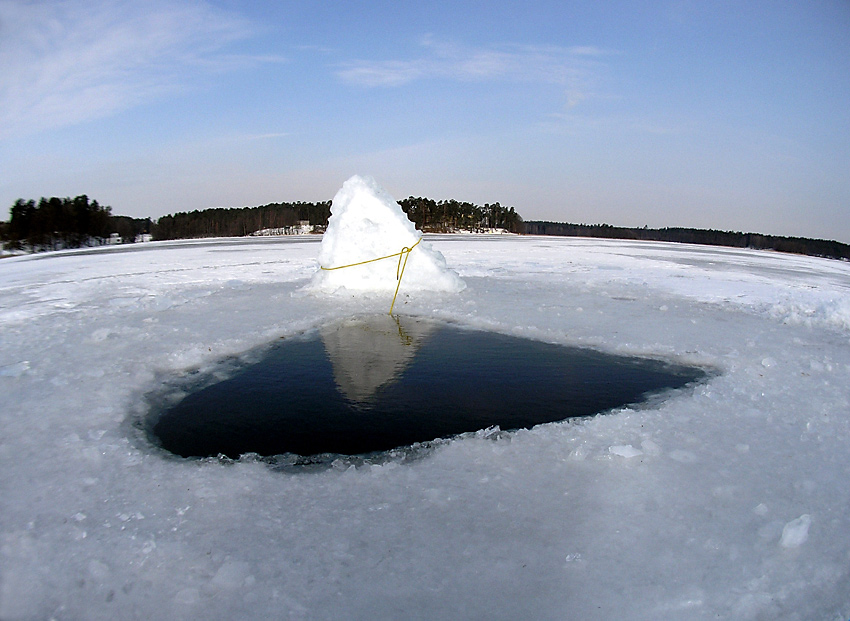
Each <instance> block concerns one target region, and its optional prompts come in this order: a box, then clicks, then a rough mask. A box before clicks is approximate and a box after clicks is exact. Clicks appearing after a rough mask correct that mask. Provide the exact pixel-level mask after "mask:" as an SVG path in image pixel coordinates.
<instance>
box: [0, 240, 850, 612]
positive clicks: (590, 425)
mask: <svg viewBox="0 0 850 621" xmlns="http://www.w3.org/2000/svg"><path fill="white" fill-rule="evenodd" d="M317 241H318V240H315V239H305V238H299V239H273V238H271V239H232V240H209V241H194V242H176V243H154V244H146V245H139V246H132V247H123V248H122V247H118V248H113V249H109V250H107V251H99V252H90V251H77V252H67V253H57V254H51V255H41V256H33V257H19V258H7V259H3V260H2V261H0V326H2V337H0V338H2V340H0V354H1V355H2V356H0V429H2V434H0V473H2V474H0V619H3V620H4V621H5V620H7V619H48V618H56V619H79V618H85V619H136V618H174V619H197V618H252V619H264V618H293V619H331V618H333V619H340V618H343V619H345V618H348V619H365V618H422V619H433V618H493V619H516V618H536V619H569V618H575V619H612V618H617V619H688V620H693V619H717V618H721V619H800V620H803V619H806V620H808V619H829V620H836V621H837V620H840V621H846V620H847V619H848V618H850V486H848V485H847V480H848V476H850V451H848V450H847V447H848V446H850V264H848V263H843V262H837V261H828V260H822V259H817V258H810V257H799V256H790V255H782V254H778V253H770V252H756V251H747V250H732V249H721V248H707V247H697V246H686V245H674V244H662V243H633V242H623V241H603V240H585V239H566V238H552V237H522V238H513V237H504V238H503V237H499V238H491V237H481V238H470V237H468V236H464V237H429V238H428V241H429V242H430V243H431V245H432V246H433V247H434V248H435V249H436V250H439V251H440V252H441V253H442V254H443V255H444V256H445V258H446V261H447V263H448V265H449V266H450V267H451V268H452V269H454V270H455V271H457V273H458V274H459V275H460V277H461V278H462V279H463V280H464V281H465V283H466V285H467V287H466V289H465V290H463V291H461V292H459V293H448V292H447V293H434V292H431V293H428V292H423V291H416V292H412V293H409V294H408V293H405V290H404V285H403V284H402V289H401V292H400V294H399V300H398V301H397V302H396V307H397V308H396V310H397V311H398V312H400V313H402V314H404V315H409V316H416V317H422V318H432V319H436V320H441V321H449V322H457V323H460V324H462V325H464V326H467V327H471V328H480V329H483V330H489V331H493V332H498V333H500V334H505V335H513V336H518V337H524V338H530V339H533V340H536V341H542V342H546V343H554V344H560V345H568V346H579V347H591V348H595V349H599V350H601V351H605V352H608V353H613V354H618V355H628V356H633V355H634V356H642V357H650V358H660V359H664V360H670V361H673V362H676V363H679V364H685V365H695V366H699V367H704V368H712V369H717V371H718V373H717V374H716V375H713V376H712V377H711V378H710V379H709V380H708V381H706V382H705V383H703V384H700V385H699V386H697V387H696V388H695V389H694V390H692V391H682V392H681V393H679V394H677V395H675V396H673V397H672V398H670V399H668V400H666V401H664V402H662V403H659V404H657V405H655V406H652V407H645V406H644V407H634V408H632V407H623V408H620V409H619V410H618V411H617V412H616V413H615V414H613V415H611V416H599V417H594V418H591V419H588V420H581V421H578V422H576V421H564V422H556V423H548V424H544V425H539V426H537V427H534V428H533V429H530V430H519V431H513V432H507V433H505V432H501V433H492V432H481V433H469V434H464V435H461V436H459V437H456V438H453V439H451V440H447V441H444V442H442V443H439V444H438V445H437V446H435V447H434V450H433V451H431V452H430V453H429V454H427V455H425V456H424V457H423V458H421V459H416V460H413V461H405V460H404V459H403V458H401V457H400V458H399V459H398V460H393V459H385V460H381V461H380V463H369V461H368V460H367V461H363V462H360V463H357V464H350V463H343V462H338V463H336V464H335V465H334V466H332V467H330V468H325V469H323V470H319V471H310V472H304V473H293V472H291V471H280V470H276V469H274V468H270V467H268V466H267V465H266V464H264V463H262V462H259V461H256V460H252V459H243V460H241V461H236V462H233V461H231V460H218V459H215V458H212V459H208V460H185V459H181V458H177V457H169V456H167V455H164V454H163V452H162V451H156V450H153V449H152V448H151V446H150V445H149V443H148V442H147V441H146V440H145V438H144V437H143V434H141V433H140V431H139V430H138V429H136V428H135V427H134V426H133V424H132V423H133V421H135V420H138V418H139V417H140V416H143V415H144V412H145V410H144V395H146V394H149V393H150V392H151V391H152V390H155V389H156V388H157V387H158V386H161V385H162V382H163V380H164V378H169V377H174V376H176V375H180V374H185V373H186V372H187V371H191V372H193V373H198V374H199V376H203V375H204V374H208V373H213V372H215V370H216V369H217V365H218V364H219V363H220V361H221V360H222V359H224V358H227V357H239V356H243V355H245V354H246V352H251V351H252V350H254V349H255V348H257V347H260V346H263V345H265V344H267V343H270V342H272V341H274V340H275V339H279V338H280V337H287V338H288V337H291V336H294V335H296V334H300V333H303V332H305V331H309V330H313V329H317V328H319V327H321V326H323V325H327V324H330V323H333V322H334V321H340V320H343V319H345V318H347V317H351V316H359V315H373V314H380V313H385V312H386V310H387V309H388V306H389V302H390V299H389V298H388V297H387V295H386V294H379V293H376V294H370V295H365V296H364V295H358V296H354V295H349V296H346V295H344V294H338V295H327V294H319V293H308V292H306V291H305V290H304V289H305V286H306V285H307V284H308V283H309V282H310V279H311V278H312V276H313V274H314V273H315V271H316V269H317V260H316V259H317V255H318V251H319V245H318V243H317Z"/></svg>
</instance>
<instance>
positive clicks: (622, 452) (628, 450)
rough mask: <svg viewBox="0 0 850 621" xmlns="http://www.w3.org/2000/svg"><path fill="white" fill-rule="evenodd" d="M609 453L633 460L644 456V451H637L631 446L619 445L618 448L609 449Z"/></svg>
mask: <svg viewBox="0 0 850 621" xmlns="http://www.w3.org/2000/svg"><path fill="white" fill-rule="evenodd" d="M608 452H609V453H611V454H612V455H619V456H620V457H625V458H626V459H631V458H632V457H637V456H638V455H643V451H642V450H640V449H636V448H635V447H633V446H632V445H631V444H618V445H616V446H611V447H608Z"/></svg>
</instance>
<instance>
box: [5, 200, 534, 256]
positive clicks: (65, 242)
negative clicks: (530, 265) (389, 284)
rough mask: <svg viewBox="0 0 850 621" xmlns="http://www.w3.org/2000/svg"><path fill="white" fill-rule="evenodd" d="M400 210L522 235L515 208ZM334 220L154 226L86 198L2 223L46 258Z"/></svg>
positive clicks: (289, 217)
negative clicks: (119, 245)
mask: <svg viewBox="0 0 850 621" xmlns="http://www.w3.org/2000/svg"><path fill="white" fill-rule="evenodd" d="M399 204H400V205H401V208H402V210H403V211H404V212H405V213H406V214H407V215H408V217H409V218H410V220H411V221H412V222H413V223H414V224H415V225H416V227H417V228H418V229H419V230H421V231H423V232H438V233H448V232H452V231H458V230H465V231H472V232H478V231H485V230H490V229H505V230H508V231H511V232H513V233H521V232H522V218H521V217H520V215H519V214H518V213H517V212H516V210H515V209H514V208H513V207H502V205H500V204H499V203H494V204H492V205H491V204H486V205H484V206H479V205H475V204H473V203H468V202H461V201H456V200H446V201H435V200H433V199H429V198H417V197H412V196H411V197H410V198H406V199H404V200H401V201H399ZM330 215H331V201H320V202H313V203H310V202H295V203H269V204H268V205H261V206H259V207H233V208H224V207H215V208H211V209H202V210H195V211H189V212H179V213H175V214H170V215H167V216H162V217H161V218H159V219H158V220H156V221H153V220H151V219H150V218H130V217H127V216H114V215H112V208H111V207H109V206H103V205H100V204H99V203H98V202H97V201H90V200H89V198H88V196H86V195H82V196H77V197H76V198H57V197H52V198H42V199H41V200H39V201H38V202H36V201H34V200H26V201H25V200H24V199H18V200H17V201H15V204H14V205H13V206H12V209H11V213H10V219H9V222H3V223H0V239H2V241H3V242H4V245H5V247H6V248H7V249H10V250H27V251H30V252H42V251H46V250H60V249H62V248H79V247H81V246H97V245H102V244H105V243H110V242H113V243H114V242H116V241H117V242H120V243H133V242H134V241H137V240H139V241H141V240H142V239H151V240H167V239H200V238H205V237H244V236H247V235H253V234H257V233H259V232H261V231H268V230H271V231H276V232H278V233H279V234H286V233H293V232H296V230H298V231H303V230H304V229H305V228H308V229H310V230H313V231H314V232H317V233H320V232H322V231H324V229H325V227H327V224H328V218H329V217H330ZM305 224H306V227H305V226H304V225H305ZM148 236H149V237H148Z"/></svg>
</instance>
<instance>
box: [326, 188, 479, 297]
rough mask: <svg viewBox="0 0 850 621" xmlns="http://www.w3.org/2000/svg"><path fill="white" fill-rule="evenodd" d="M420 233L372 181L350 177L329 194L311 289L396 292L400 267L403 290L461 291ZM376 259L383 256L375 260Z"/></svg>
mask: <svg viewBox="0 0 850 621" xmlns="http://www.w3.org/2000/svg"><path fill="white" fill-rule="evenodd" d="M421 237H422V234H421V233H420V232H419V231H417V230H416V227H415V226H414V225H413V223H412V222H411V221H410V220H408V218H407V215H406V214H405V213H404V212H403V211H402V209H401V206H400V205H399V204H398V203H397V202H396V201H395V199H393V197H392V196H390V195H389V194H388V193H387V192H386V191H385V190H384V189H383V188H381V187H380V186H379V185H378V184H377V183H376V182H375V180H374V179H372V178H371V177H361V176H359V175H355V176H353V177H351V178H350V179H349V180H348V181H346V182H345V183H344V184H343V186H342V188H341V189H340V190H339V192H337V194H336V196H334V199H333V202H332V204H331V217H330V219H329V220H328V228H327V231H326V232H325V234H324V236H323V237H322V247H321V250H320V251H319V265H320V266H321V267H320V269H319V271H318V272H317V273H316V275H315V276H314V277H313V281H312V283H311V285H310V288H311V289H314V290H320V291H324V292H333V291H337V290H339V289H348V290H354V291H395V290H396V286H397V285H398V280H397V275H398V274H399V272H400V270H401V267H402V266H403V267H404V271H403V277H402V285H401V289H402V290H404V291H406V292H410V291H448V292H457V291H461V290H463V289H464V288H465V287H466V284H465V283H464V282H463V281H462V280H461V279H460V277H459V276H458V275H457V274H456V273H455V272H454V271H452V270H450V269H449V268H448V266H447V265H446V260H445V258H444V257H443V255H442V254H441V253H440V252H438V251H436V250H434V249H432V248H431V246H430V245H429V244H428V243H427V242H425V241H422V240H421ZM406 249H410V252H409V253H408V252H407V250H406ZM393 255H394V256H393ZM380 257H387V258H385V259H382V260H378V261H374V259H379V258H380ZM405 259H406V260H407V263H406V264H405ZM364 261H366V262H367V263H362V262H364ZM355 264H359V265H355ZM342 266H350V267H342ZM329 268H330V269H329ZM336 268H338V269H336Z"/></svg>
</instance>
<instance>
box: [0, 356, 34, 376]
mask: <svg viewBox="0 0 850 621" xmlns="http://www.w3.org/2000/svg"><path fill="white" fill-rule="evenodd" d="M29 368H30V363H29V362H27V361H26V360H24V361H22V362H16V363H14V364H7V365H4V366H0V377H20V376H21V375H23V374H24V373H26V372H27V371H29Z"/></svg>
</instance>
